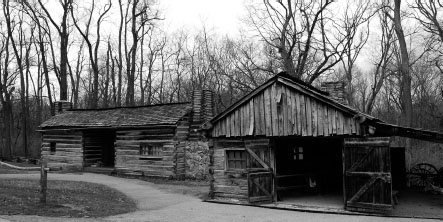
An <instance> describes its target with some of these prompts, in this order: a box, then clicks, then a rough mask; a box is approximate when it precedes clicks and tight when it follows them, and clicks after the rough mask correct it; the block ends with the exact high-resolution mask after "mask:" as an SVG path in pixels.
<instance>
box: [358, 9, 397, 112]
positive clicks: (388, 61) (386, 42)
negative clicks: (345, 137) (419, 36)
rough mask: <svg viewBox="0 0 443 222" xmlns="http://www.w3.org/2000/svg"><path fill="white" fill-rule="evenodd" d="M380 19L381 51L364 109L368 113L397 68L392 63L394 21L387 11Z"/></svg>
mask: <svg viewBox="0 0 443 222" xmlns="http://www.w3.org/2000/svg"><path fill="white" fill-rule="evenodd" d="M379 21H380V27H381V29H380V30H381V35H380V40H378V41H377V42H378V43H379V47H376V50H377V51H378V52H379V53H375V52H374V55H376V56H377V58H376V61H375V67H374V69H373V70H372V71H371V74H372V75H371V77H372V78H373V79H372V85H371V91H370V93H369V95H368V98H367V99H365V103H363V105H364V109H363V111H364V112H366V113H371V112H372V109H373V107H374V102H375V99H376V98H377V95H378V93H379V92H380V90H381V88H382V86H383V83H384V82H385V79H386V78H387V77H388V75H390V74H391V73H392V72H394V71H395V70H392V67H393V66H395V64H393V63H392V60H393V49H392V48H393V47H395V42H394V41H395V40H396V39H395V36H394V25H393V23H392V21H390V20H389V19H388V17H387V14H386V12H385V11H381V12H380V13H379Z"/></svg>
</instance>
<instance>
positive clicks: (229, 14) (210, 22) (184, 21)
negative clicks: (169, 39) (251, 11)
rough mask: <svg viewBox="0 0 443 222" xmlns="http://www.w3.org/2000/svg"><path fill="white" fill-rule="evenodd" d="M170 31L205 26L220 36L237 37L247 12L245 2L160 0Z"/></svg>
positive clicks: (228, 0)
mask: <svg viewBox="0 0 443 222" xmlns="http://www.w3.org/2000/svg"><path fill="white" fill-rule="evenodd" d="M159 4H160V8H161V11H162V13H163V15H164V17H165V21H164V22H165V25H166V28H167V29H168V31H172V30H176V29H179V28H180V27H184V28H185V29H189V30H193V29H198V28H200V27H202V25H205V26H206V27H208V28H214V31H216V32H217V33H220V34H228V35H237V34H238V32H239V28H240V26H241V24H240V23H241V22H240V20H241V18H242V17H244V16H245V14H246V10H245V7H244V0H160V1H159Z"/></svg>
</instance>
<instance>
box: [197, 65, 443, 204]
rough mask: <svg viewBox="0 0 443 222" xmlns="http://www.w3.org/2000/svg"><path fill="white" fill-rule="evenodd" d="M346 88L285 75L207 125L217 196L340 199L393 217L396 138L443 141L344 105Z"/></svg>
mask: <svg viewBox="0 0 443 222" xmlns="http://www.w3.org/2000/svg"><path fill="white" fill-rule="evenodd" d="M343 87H344V85H343V84H342V83H340V82H335V83H325V84H323V85H322V89H323V90H318V89H317V88H315V87H313V86H311V85H307V84H305V83H304V82H302V81H300V80H298V79H295V78H293V77H291V76H289V75H287V74H286V73H284V72H282V73H280V74H278V75H276V76H274V77H272V78H270V79H269V80H268V81H267V82H265V83H264V84H262V85H261V86H259V87H258V88H256V89H255V90H253V91H252V92H250V93H249V94H248V95H246V96H244V97H243V98H241V99H240V100H239V101H237V102H236V103H234V104H233V105H232V106H230V107H229V108H227V109H226V110H225V111H223V112H221V113H219V114H218V115H217V116H215V117H214V118H213V119H211V120H210V121H209V122H207V123H205V124H204V126H203V128H204V129H205V130H206V133H207V137H208V138H209V149H210V167H209V173H210V176H209V177H210V196H211V198H213V199H214V200H217V201H227V202H229V201H233V200H234V201H240V202H243V203H246V204H261V203H269V202H271V203H278V202H281V201H285V200H288V199H291V198H298V197H299V196H303V195H309V194H312V193H314V194H322V195H323V194H324V195H328V194H337V195H338V196H339V199H338V201H339V204H341V205H342V206H343V209H344V210H349V211H360V212H371V213H387V212H390V211H391V210H392V209H393V201H392V200H393V199H395V194H396V191H393V190H392V184H393V181H392V178H393V177H392V176H391V156H390V155H391V154H390V153H391V152H390V141H391V137H393V136H401V137H408V138H415V139H420V140H425V141H433V142H438V143H441V142H442V141H443V135H442V134H440V133H437V132H432V131H424V130H420V129H414V128H408V127H402V126H397V125H392V124H388V123H385V122H383V121H382V120H380V119H377V118H375V117H373V116H370V115H368V114H365V113H362V112H360V111H357V110H356V109H354V108H352V107H349V106H347V105H346V104H344V100H343ZM394 182H395V181H394ZM294 196H295V197H294Z"/></svg>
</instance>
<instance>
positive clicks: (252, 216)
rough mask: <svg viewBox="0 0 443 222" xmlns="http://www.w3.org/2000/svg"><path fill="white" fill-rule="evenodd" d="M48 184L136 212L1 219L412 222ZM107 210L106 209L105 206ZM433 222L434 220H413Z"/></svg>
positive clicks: (107, 180) (146, 188)
mask: <svg viewBox="0 0 443 222" xmlns="http://www.w3.org/2000/svg"><path fill="white" fill-rule="evenodd" d="M1 178H28V179H31V178H33V179H38V178H39V175H36V174H2V175H0V179H1ZM48 179H49V180H72V181H85V182H92V183H100V184H104V185H107V186H109V187H112V188H115V189H117V190H119V191H121V192H123V193H124V194H126V195H128V196H129V197H130V198H132V199H134V200H135V201H136V202H137V207H138V209H137V211H135V212H133V213H128V214H121V215H116V216H110V217H105V218H49V217H39V216H21V215H16V216H2V215H0V222H3V221H5V222H6V221H30V222H40V221H50V222H51V221H63V222H71V221H79V222H82V221H85V222H92V221H137V222H138V221H150V222H154V221H174V222H178V221H180V222H181V221H195V222H199V221H201V222H207V221H217V222H224V221H226V222H232V221H240V222H243V221H254V222H268V221H269V222H271V221H272V222H274V221H277V222H278V221H281V222H283V221H332V222H334V221H361V222H366V221H405V222H406V221H411V220H412V219H410V218H388V217H367V216H347V215H334V214H320V213H305V212H296V211H285V210H273V209H264V208H257V207H248V206H236V205H225V204H214V203H207V202H202V201H201V200H200V199H198V198H196V197H193V196H186V195H181V194H176V193H167V192H165V191H162V190H159V189H156V188H155V185H154V184H152V183H149V182H145V181H141V180H136V179H123V178H117V177H110V176H105V175H98V174H89V173H84V174H49V176H48ZM104 207H106V206H104ZM413 221H433V220H413Z"/></svg>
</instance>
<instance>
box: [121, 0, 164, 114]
mask: <svg viewBox="0 0 443 222" xmlns="http://www.w3.org/2000/svg"><path fill="white" fill-rule="evenodd" d="M130 19H131V36H132V45H131V47H130V50H129V52H128V54H127V61H129V62H128V63H127V67H128V68H127V73H126V75H127V77H128V78H127V89H126V105H127V106H133V105H135V100H134V97H135V94H134V93H135V85H134V83H135V71H136V63H137V62H138V61H137V51H138V43H139V39H140V38H141V35H140V31H141V29H142V28H143V27H144V26H146V25H148V26H152V25H153V22H154V21H155V20H158V19H160V18H159V12H158V10H156V9H154V8H153V7H152V5H150V2H146V1H140V0H133V1H132V7H131V17H130ZM143 35H144V33H143Z"/></svg>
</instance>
